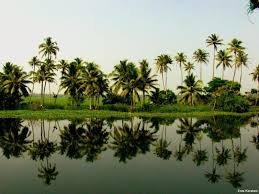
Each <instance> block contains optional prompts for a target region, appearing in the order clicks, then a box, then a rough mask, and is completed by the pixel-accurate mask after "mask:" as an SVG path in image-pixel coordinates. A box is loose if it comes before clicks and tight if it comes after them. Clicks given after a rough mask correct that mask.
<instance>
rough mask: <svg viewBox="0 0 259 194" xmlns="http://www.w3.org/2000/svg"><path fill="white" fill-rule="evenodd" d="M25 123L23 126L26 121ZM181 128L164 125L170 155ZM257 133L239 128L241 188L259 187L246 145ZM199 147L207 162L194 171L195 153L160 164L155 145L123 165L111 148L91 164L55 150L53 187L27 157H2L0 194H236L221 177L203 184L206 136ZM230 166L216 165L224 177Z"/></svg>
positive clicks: (252, 152) (253, 155) (254, 155)
mask: <svg viewBox="0 0 259 194" xmlns="http://www.w3.org/2000/svg"><path fill="white" fill-rule="evenodd" d="M135 121H137V119H135ZM68 123H69V122H68V121H59V126H60V127H61V129H63V126H67V124H68ZM121 123H122V122H121V121H117V122H115V124H116V126H120V125H121ZM126 123H129V122H126ZM193 123H195V119H193ZM24 124H26V125H27V121H25V122H24ZM179 124H180V123H179V120H176V122H175V123H174V124H171V125H170V126H167V127H166V134H167V140H168V141H170V142H171V144H170V146H169V150H171V151H172V152H173V154H174V153H175V151H176V149H177V148H178V145H179V142H180V135H179V134H177V133H176V130H177V129H178V126H179ZM54 125H55V124H54V122H51V123H50V128H51V130H50V132H51V133H50V134H51V135H50V137H51V138H50V139H51V140H52V141H55V140H56V142H57V143H58V142H60V138H59V130H56V131H54V132H53V133H52V128H53V126H54ZM48 129H49V123H48V122H47V121H46V122H45V130H46V132H47V131H48ZM162 129H163V126H161V129H160V131H158V133H157V136H158V137H161V135H162ZM34 130H35V139H39V138H40V123H39V122H36V123H35V124H34ZM109 131H110V130H109ZM256 133H257V130H256V128H253V129H252V128H250V126H249V125H247V126H244V127H242V128H241V143H242V148H246V147H248V152H247V154H248V160H247V161H246V162H244V163H243V164H241V165H240V166H239V167H238V170H239V171H241V172H245V174H244V176H243V177H244V179H245V181H244V183H243V185H244V186H245V187H246V188H252V189H258V188H259V185H258V181H257V179H256V177H257V176H258V168H257V166H258V160H259V155H258V150H256V149H255V146H254V145H253V144H251V143H250V140H251V136H252V135H253V134H256ZM30 138H32V135H31V136H30ZM239 140H240V139H239V138H238V139H234V145H235V146H238V145H239ZM201 145H202V149H207V151H208V158H209V160H208V161H207V162H206V163H205V165H203V166H200V167H196V165H195V164H194V163H193V161H192V157H193V153H191V154H190V155H188V156H187V157H186V158H184V159H183V161H182V162H179V161H176V160H175V158H174V157H173V156H172V157H171V158H170V159H169V160H166V161H164V160H162V159H160V158H158V157H157V156H156V155H155V154H154V147H153V146H152V147H151V151H150V152H149V153H147V154H145V155H143V154H139V155H137V157H134V158H133V159H132V160H127V163H126V164H124V163H119V162H118V158H117V157H113V154H114V151H111V150H110V149H108V150H107V151H105V152H103V153H102V154H101V156H100V158H99V160H97V161H95V162H94V163H87V162H85V159H84V158H83V159H79V160H75V159H74V160H71V159H69V158H67V157H65V156H61V155H60V154H59V153H58V152H56V154H54V155H53V156H52V157H51V158H50V159H49V161H50V163H52V162H55V163H56V166H57V170H58V171H59V175H58V176H57V179H56V180H55V181H53V182H52V184H51V186H44V184H43V181H42V180H41V179H39V178H38V177H37V168H38V166H39V164H40V162H35V161H32V160H30V159H28V156H26V155H25V156H24V157H21V158H18V159H14V158H11V159H10V160H7V159H6V158H5V157H4V156H2V157H1V159H0V171H1V175H0V181H1V185H0V193H14V194H15V193H26V194H30V193H31V194H32V193H48V194H52V193H62V194H66V193H74V194H77V193H94V194H102V193H114V194H116V193H118V194H119V193H235V192H236V189H234V188H233V187H232V186H231V185H230V184H229V183H227V182H226V180H225V178H224V177H222V179H221V180H220V182H219V183H217V184H210V183H208V182H207V179H206V178H205V176H204V174H205V173H206V172H207V171H211V170H212V161H211V157H212V153H211V140H210V139H209V138H208V137H207V136H206V134H204V135H203V138H202V140H201ZM224 145H225V146H226V147H227V148H229V149H231V140H230V139H228V140H224ZM215 146H216V147H219V148H220V146H221V143H215ZM198 148H199V144H198V142H197V140H196V141H195V145H194V150H197V149H198ZM231 153H232V152H231ZM232 167H233V160H229V165H227V166H226V167H225V168H224V167H217V172H218V173H219V174H221V175H225V173H226V172H228V171H231V170H232ZM14 184H15V186H14ZM126 191H127V192H126ZM194 191H195V192H194Z"/></svg>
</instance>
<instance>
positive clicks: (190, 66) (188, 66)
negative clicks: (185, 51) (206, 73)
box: [184, 61, 194, 75]
mask: <svg viewBox="0 0 259 194" xmlns="http://www.w3.org/2000/svg"><path fill="white" fill-rule="evenodd" d="M184 70H185V71H187V72H188V75H190V74H191V73H192V70H194V63H192V62H190V61H189V62H187V63H185V64H184Z"/></svg>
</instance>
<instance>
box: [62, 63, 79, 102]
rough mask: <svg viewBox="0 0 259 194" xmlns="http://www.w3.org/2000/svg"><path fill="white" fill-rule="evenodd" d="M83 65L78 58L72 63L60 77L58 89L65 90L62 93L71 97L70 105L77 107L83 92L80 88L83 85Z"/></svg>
mask: <svg viewBox="0 0 259 194" xmlns="http://www.w3.org/2000/svg"><path fill="white" fill-rule="evenodd" d="M83 65H84V62H83V61H82V60H81V59H79V58H76V59H75V60H74V61H72V62H71V63H70V64H69V66H68V69H67V70H66V71H65V72H64V74H63V76H62V77H61V83H60V88H61V89H65V91H64V93H65V94H69V95H70V96H71V97H72V104H73V105H74V104H76V105H78V106H79V104H80V102H81V100H82V97H83V91H84V90H83V88H82V87H81V85H82V83H83V78H82V70H83Z"/></svg>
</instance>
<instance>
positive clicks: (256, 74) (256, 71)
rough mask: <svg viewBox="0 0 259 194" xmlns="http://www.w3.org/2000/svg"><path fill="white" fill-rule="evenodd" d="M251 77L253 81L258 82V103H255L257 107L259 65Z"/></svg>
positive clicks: (258, 88)
mask: <svg viewBox="0 0 259 194" xmlns="http://www.w3.org/2000/svg"><path fill="white" fill-rule="evenodd" d="M250 75H252V80H253V81H255V82H257V96H256V102H255V104H256V105H257V100H258V96H259V65H257V66H256V68H255V69H254V71H253V72H252V73H251V74H250Z"/></svg>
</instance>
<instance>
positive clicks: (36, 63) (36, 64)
mask: <svg viewBox="0 0 259 194" xmlns="http://www.w3.org/2000/svg"><path fill="white" fill-rule="evenodd" d="M29 65H30V66H31V67H32V71H31V76H32V89H31V97H32V94H33V91H34V84H35V82H36V80H37V78H36V67H39V66H40V65H41V61H40V60H39V59H38V58H37V56H34V57H32V59H31V60H30V61H29ZM30 102H31V98H30Z"/></svg>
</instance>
